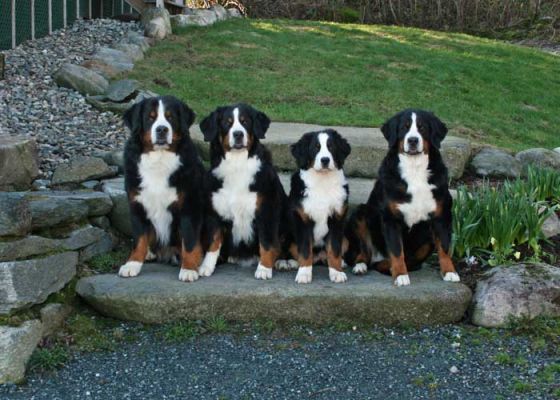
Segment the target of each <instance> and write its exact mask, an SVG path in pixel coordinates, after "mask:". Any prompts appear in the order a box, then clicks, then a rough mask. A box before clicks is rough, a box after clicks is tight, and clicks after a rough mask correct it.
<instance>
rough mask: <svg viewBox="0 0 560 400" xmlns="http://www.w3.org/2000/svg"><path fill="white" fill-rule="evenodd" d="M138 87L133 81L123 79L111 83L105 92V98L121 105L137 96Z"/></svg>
mask: <svg viewBox="0 0 560 400" xmlns="http://www.w3.org/2000/svg"><path fill="white" fill-rule="evenodd" d="M139 89H140V85H139V84H138V81H136V80H134V79H123V80H120V81H115V82H112V83H111V85H109V88H107V91H106V92H105V96H106V98H107V99H108V100H110V101H115V102H118V103H122V102H124V101H129V100H132V99H133V98H134V97H136V95H137V94H138V90H139Z"/></svg>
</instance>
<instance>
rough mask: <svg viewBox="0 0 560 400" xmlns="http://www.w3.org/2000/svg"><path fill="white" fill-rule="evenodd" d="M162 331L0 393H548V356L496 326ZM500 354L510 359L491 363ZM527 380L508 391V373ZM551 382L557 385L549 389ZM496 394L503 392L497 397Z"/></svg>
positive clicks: (522, 395)
mask: <svg viewBox="0 0 560 400" xmlns="http://www.w3.org/2000/svg"><path fill="white" fill-rule="evenodd" d="M157 329H159V328H150V329H149V330H148V331H142V332H141V333H140V334H139V335H140V337H139V338H137V339H135V341H134V342H133V343H128V344H122V345H120V346H119V347H118V350H116V351H115V352H98V353H87V354H81V355H78V356H75V357H74V359H73V360H72V361H71V362H70V363H69V364H68V365H67V366H66V367H64V368H63V369H61V370H59V371H57V372H54V373H52V374H44V375H32V376H31V377H30V378H29V380H28V382H27V383H26V384H25V385H23V386H20V387H16V386H3V387H2V386H0V398H2V399H6V400H8V399H49V400H53V399H186V398H191V399H301V398H309V399H341V398H357V399H365V398H368V399H378V398H379V399H384V400H388V399H409V398H410V399H477V400H480V399H497V398H503V399H528V398H531V399H550V398H553V397H552V394H551V390H552V388H551V386H543V384H542V383H539V382H542V375H541V374H542V369H543V368H544V367H545V366H546V365H549V364H551V363H552V362H553V361H554V360H555V359H554V356H552V355H550V354H547V353H546V352H545V351H535V350H534V349H532V348H531V345H530V343H529V341H528V340H527V339H525V338H521V337H513V338H512V337H508V336H507V335H502V334H501V333H500V332H499V331H487V332H492V333H491V334H489V335H488V334H487V335H482V334H481V333H477V334H472V333H469V331H473V329H472V328H468V329H463V328H461V327H454V326H447V327H440V328H434V329H424V330H421V331H414V332H412V333H407V332H393V331H391V330H386V329H377V330H374V331H370V332H367V333H364V332H362V333H360V332H352V331H350V332H345V333H338V334H336V333H318V334H316V333H315V332H312V331H310V330H309V329H303V328H301V329H299V331H298V332H296V333H294V332H293V331H292V332H291V333H290V334H282V335H278V334H273V335H272V336H269V335H266V334H263V333H258V334H256V333H251V334H241V335H218V334H210V335H204V336H199V337H196V338H194V339H187V340H185V341H183V342H180V343H177V344H172V343H168V342H166V341H164V340H163V339H162V338H161V337H162V335H161V334H158V333H157ZM500 352H502V353H504V352H505V353H507V354H508V355H510V356H511V359H512V360H515V361H514V362H513V363H504V362H498V361H496V360H495V359H494V357H495V356H496V354H497V353H500ZM517 379H519V380H521V381H523V382H528V383H530V384H532V385H533V387H532V388H531V389H530V390H529V391H528V392H526V393H520V392H519V389H518V390H517V391H516V390H515V389H514V382H515V380H517ZM556 387H557V388H558V386H556ZM500 396H502V397H500Z"/></svg>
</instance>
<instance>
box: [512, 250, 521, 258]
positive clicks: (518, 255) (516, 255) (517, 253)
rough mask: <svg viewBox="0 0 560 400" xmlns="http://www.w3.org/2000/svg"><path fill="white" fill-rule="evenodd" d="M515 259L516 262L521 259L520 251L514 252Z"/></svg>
mask: <svg viewBox="0 0 560 400" xmlns="http://www.w3.org/2000/svg"><path fill="white" fill-rule="evenodd" d="M513 256H514V257H515V259H516V260H519V259H520V258H521V252H520V251H516V252H515V254H514V255H513Z"/></svg>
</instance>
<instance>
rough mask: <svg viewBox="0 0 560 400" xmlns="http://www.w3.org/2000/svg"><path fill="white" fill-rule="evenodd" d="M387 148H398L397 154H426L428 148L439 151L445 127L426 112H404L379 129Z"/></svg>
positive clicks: (436, 118) (445, 130)
mask: <svg viewBox="0 0 560 400" xmlns="http://www.w3.org/2000/svg"><path fill="white" fill-rule="evenodd" d="M381 131H382V132H383V135H384V136H385V139H387V141H388V142H389V147H390V148H393V147H398V150H399V153H403V154H408V155H417V154H422V153H424V154H427V153H428V152H429V149H430V146H434V147H435V148H436V149H439V148H440V146H441V142H442V140H443V139H444V138H445V135H446V134H447V127H446V126H445V124H444V123H443V122H441V121H440V119H439V118H438V117H436V116H435V115H434V114H432V113H431V112H428V111H422V110H405V111H402V112H400V113H398V114H397V115H395V116H393V117H392V118H391V119H389V120H388V121H387V122H385V124H384V125H383V126H382V127H381Z"/></svg>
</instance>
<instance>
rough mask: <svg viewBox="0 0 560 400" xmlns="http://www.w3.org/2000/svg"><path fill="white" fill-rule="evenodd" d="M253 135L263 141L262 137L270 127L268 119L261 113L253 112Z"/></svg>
mask: <svg viewBox="0 0 560 400" xmlns="http://www.w3.org/2000/svg"><path fill="white" fill-rule="evenodd" d="M253 116H254V117H253V134H254V135H255V136H256V137H257V138H259V139H264V135H265V133H266V131H267V130H268V127H269V126H270V119H269V118H268V117H267V115H266V114H265V113H263V112H261V111H258V110H253Z"/></svg>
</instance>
